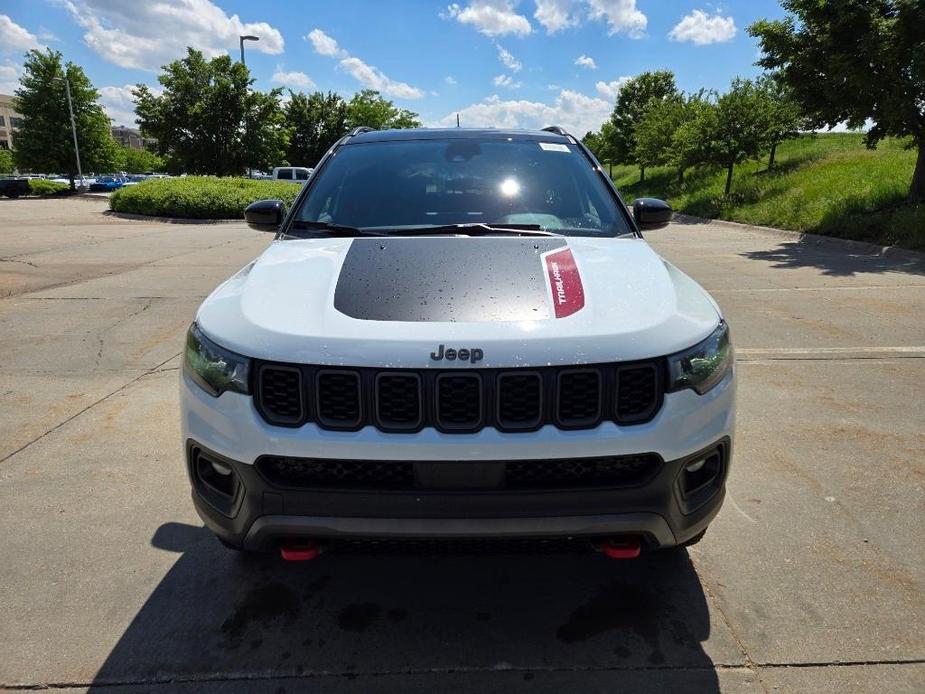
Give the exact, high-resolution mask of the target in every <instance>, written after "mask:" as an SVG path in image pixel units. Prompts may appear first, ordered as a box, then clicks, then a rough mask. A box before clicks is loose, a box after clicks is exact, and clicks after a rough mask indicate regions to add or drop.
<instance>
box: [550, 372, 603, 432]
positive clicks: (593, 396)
mask: <svg viewBox="0 0 925 694" xmlns="http://www.w3.org/2000/svg"><path fill="white" fill-rule="evenodd" d="M602 386H603V384H602V382H601V372H600V371H598V370H597V369H574V370H569V371H560V372H559V383H558V397H557V402H556V405H557V406H556V420H557V421H558V423H559V426H562V427H565V428H568V427H587V426H593V425H594V424H596V423H597V422H598V420H599V419H600V417H601V391H602V390H603V388H602Z"/></svg>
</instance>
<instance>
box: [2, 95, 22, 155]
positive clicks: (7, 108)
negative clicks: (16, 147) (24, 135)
mask: <svg viewBox="0 0 925 694" xmlns="http://www.w3.org/2000/svg"><path fill="white" fill-rule="evenodd" d="M21 118H22V117H21V116H20V115H19V114H18V113H17V112H16V111H14V110H13V97H12V96H10V95H9V94H0V147H2V148H3V149H13V133H14V132H15V130H16V128H18V127H19V124H20V121H21Z"/></svg>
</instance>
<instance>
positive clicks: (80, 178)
mask: <svg viewBox="0 0 925 694" xmlns="http://www.w3.org/2000/svg"><path fill="white" fill-rule="evenodd" d="M57 79H59V80H62V81H63V82H64V91H65V92H67V112H68V114H70V116H71V135H73V136H74V156H75V157H76V159H77V180H78V181H80V184H79V186H78V187H80V188H83V182H84V175H83V171H81V170H80V148H79V147H78V146H77V122H76V121H75V120H74V104H73V102H72V101H71V83H70V82H69V81H68V79H67V75H66V74H65V75H64V76H63V77H58V78H57Z"/></svg>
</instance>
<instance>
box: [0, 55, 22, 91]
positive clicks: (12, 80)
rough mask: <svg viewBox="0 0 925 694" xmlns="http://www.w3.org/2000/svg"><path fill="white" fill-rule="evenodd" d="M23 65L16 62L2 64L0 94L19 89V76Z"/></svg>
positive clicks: (0, 68)
mask: <svg viewBox="0 0 925 694" xmlns="http://www.w3.org/2000/svg"><path fill="white" fill-rule="evenodd" d="M20 74H22V67H20V66H19V65H16V64H14V63H9V62H8V63H4V64H3V65H0V94H12V93H13V92H14V91H16V90H17V89H19V76H20Z"/></svg>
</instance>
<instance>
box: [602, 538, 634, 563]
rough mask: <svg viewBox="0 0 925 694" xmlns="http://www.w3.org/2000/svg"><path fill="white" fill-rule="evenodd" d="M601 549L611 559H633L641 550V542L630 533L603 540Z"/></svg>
mask: <svg viewBox="0 0 925 694" xmlns="http://www.w3.org/2000/svg"><path fill="white" fill-rule="evenodd" d="M601 551H602V552H603V553H604V554H605V555H606V556H608V557H610V558H611V559H635V558H636V557H638V556H639V553H640V552H641V551H642V543H641V542H640V541H639V538H638V537H634V536H632V535H630V536H628V537H620V538H610V539H607V540H604V542H603V544H602V545H601Z"/></svg>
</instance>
